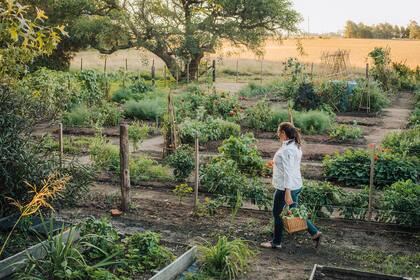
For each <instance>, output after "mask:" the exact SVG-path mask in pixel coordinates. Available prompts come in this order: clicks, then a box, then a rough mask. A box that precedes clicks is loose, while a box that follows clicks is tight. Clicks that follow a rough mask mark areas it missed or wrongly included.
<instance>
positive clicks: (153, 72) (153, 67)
mask: <svg viewBox="0 0 420 280" xmlns="http://www.w3.org/2000/svg"><path fill="white" fill-rule="evenodd" d="M155 71H156V68H155V60H154V59H153V62H152V69H151V73H150V74H151V76H152V85H153V86H154V85H155V84H156V82H155Z"/></svg>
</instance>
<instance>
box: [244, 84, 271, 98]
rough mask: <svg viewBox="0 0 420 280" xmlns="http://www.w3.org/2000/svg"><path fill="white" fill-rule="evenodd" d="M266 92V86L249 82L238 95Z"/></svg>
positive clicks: (259, 94)
mask: <svg viewBox="0 0 420 280" xmlns="http://www.w3.org/2000/svg"><path fill="white" fill-rule="evenodd" d="M268 93H269V88H268V87H267V86H263V85H257V84H255V83H250V84H249V85H247V86H246V87H244V88H243V89H241V90H240V91H239V95H240V96H245V97H256V96H266V95H267V94H268Z"/></svg>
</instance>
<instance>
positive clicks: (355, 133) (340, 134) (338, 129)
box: [329, 123, 363, 141]
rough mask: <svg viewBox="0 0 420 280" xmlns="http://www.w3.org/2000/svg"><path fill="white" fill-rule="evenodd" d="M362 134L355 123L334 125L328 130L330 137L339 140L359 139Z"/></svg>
mask: <svg viewBox="0 0 420 280" xmlns="http://www.w3.org/2000/svg"><path fill="white" fill-rule="evenodd" d="M362 134H363V130H362V129H361V128H360V127H359V126H357V124H356V123H355V124H353V125H346V124H340V125H335V126H333V127H332V129H331V130H330V132H329V135H330V137H331V138H333V139H338V140H341V141H346V140H355V139H359V138H361V137H362Z"/></svg>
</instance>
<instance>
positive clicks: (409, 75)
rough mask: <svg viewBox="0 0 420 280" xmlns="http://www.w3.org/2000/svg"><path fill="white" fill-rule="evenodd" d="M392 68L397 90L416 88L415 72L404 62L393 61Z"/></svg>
mask: <svg viewBox="0 0 420 280" xmlns="http://www.w3.org/2000/svg"><path fill="white" fill-rule="evenodd" d="M392 69H393V71H394V72H395V73H396V75H397V82H398V85H397V87H398V89H399V90H414V89H415V88H416V84H417V81H416V76H415V74H416V72H415V71H414V70H411V69H410V68H409V67H408V66H407V65H406V64H405V63H404V62H393V63H392Z"/></svg>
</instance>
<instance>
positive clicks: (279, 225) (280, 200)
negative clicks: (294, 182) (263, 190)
mask: <svg viewBox="0 0 420 280" xmlns="http://www.w3.org/2000/svg"><path fill="white" fill-rule="evenodd" d="M300 191H301V189H298V190H294V191H292V200H293V202H294V203H293V204H292V205H290V206H289V207H290V208H293V207H297V205H298V201H299V194H300ZM285 193H286V192H285V191H281V190H276V192H275V193H274V204H273V216H274V233H273V244H275V245H279V244H281V241H282V239H283V221H282V219H281V217H280V214H281V212H282V211H283V208H284V206H285V205H286V202H285V201H284V195H285ZM306 222H307V224H308V232H309V234H310V235H312V236H313V235H315V234H316V233H317V232H318V229H317V228H316V227H315V226H314V224H313V223H312V222H311V221H310V220H307V221H306Z"/></svg>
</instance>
